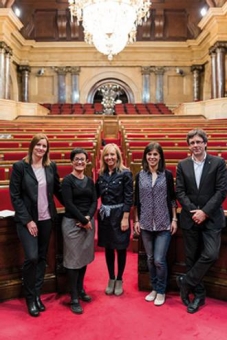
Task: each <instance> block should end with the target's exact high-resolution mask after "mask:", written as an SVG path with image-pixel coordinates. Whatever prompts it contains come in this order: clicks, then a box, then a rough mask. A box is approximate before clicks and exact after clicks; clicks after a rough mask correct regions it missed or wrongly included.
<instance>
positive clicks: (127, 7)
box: [68, 0, 151, 60]
mask: <svg viewBox="0 0 227 340" xmlns="http://www.w3.org/2000/svg"><path fill="white" fill-rule="evenodd" d="M68 2H69V10H70V13H71V20H73V17H74V16H75V17H76V18H77V24H78V25H79V24H80V22H81V23H82V24H83V27H84V40H85V42H86V43H88V44H93V45H94V46H95V47H96V49H97V50H98V51H99V52H101V53H103V54H105V55H107V56H108V59H109V60H112V59H113V55H115V54H117V53H119V52H120V51H122V50H123V49H124V48H125V46H126V45H127V44H128V43H133V42H135V41H136V29H137V26H138V25H142V23H143V21H146V20H147V18H148V17H149V14H150V5H151V1H150V0H68Z"/></svg>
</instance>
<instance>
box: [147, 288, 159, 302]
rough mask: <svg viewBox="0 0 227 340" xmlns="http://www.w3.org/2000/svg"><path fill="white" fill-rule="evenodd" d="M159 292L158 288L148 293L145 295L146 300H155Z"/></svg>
mask: <svg viewBox="0 0 227 340" xmlns="http://www.w3.org/2000/svg"><path fill="white" fill-rule="evenodd" d="M156 295H157V292H156V290H152V292H151V293H150V294H148V295H147V296H145V300H146V301H148V302H151V301H154V300H155V298H156Z"/></svg>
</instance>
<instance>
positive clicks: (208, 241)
mask: <svg viewBox="0 0 227 340" xmlns="http://www.w3.org/2000/svg"><path fill="white" fill-rule="evenodd" d="M182 232H183V239H184V246H185V256H186V268H187V272H186V276H185V282H186V284H188V285H189V286H191V287H192V291H193V292H194V294H195V296H196V297H199V298H204V297H205V296H206V291H205V287H204V284H203V282H202V280H203V278H204V276H205V275H206V273H207V272H208V270H209V269H210V267H211V266H212V265H213V263H214V262H215V261H216V260H217V259H218V256H219V250H220V246H221V230H220V229H219V230H216V229H207V228H206V226H205V225H203V226H202V225H201V226H196V225H195V226H194V227H193V228H191V229H189V230H186V229H182Z"/></svg>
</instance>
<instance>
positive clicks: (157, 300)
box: [154, 294, 166, 306]
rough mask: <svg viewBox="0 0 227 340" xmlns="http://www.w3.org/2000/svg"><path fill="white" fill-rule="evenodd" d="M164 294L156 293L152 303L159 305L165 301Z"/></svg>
mask: <svg viewBox="0 0 227 340" xmlns="http://www.w3.org/2000/svg"><path fill="white" fill-rule="evenodd" d="M165 297H166V295H165V294H157V296H156V298H155V300H154V305H155V306H161V305H163V303H165Z"/></svg>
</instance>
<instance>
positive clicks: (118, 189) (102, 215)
mask: <svg viewBox="0 0 227 340" xmlns="http://www.w3.org/2000/svg"><path fill="white" fill-rule="evenodd" d="M96 189H97V196H98V197H101V203H102V205H101V208H100V211H99V214H98V245H99V246H100V247H104V248H105V259H106V264H107V268H108V274H109V281H108V285H107V287H106V290H105V293H106V294H107V295H111V294H115V295H121V294H122V293H123V285H122V283H123V273H124V269H125V264H126V254H127V247H128V245H129V240H130V224H129V214H130V209H131V206H132V204H133V180H132V173H131V171H130V170H129V169H127V168H126V167H125V166H124V165H123V162H122V156H121V152H120V149H119V147H118V146H117V145H116V144H113V143H110V144H107V145H106V146H105V147H104V149H103V152H102V157H101V169H100V173H99V177H98V179H97V182H96ZM115 251H116V253H117V271H116V274H115Z"/></svg>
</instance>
